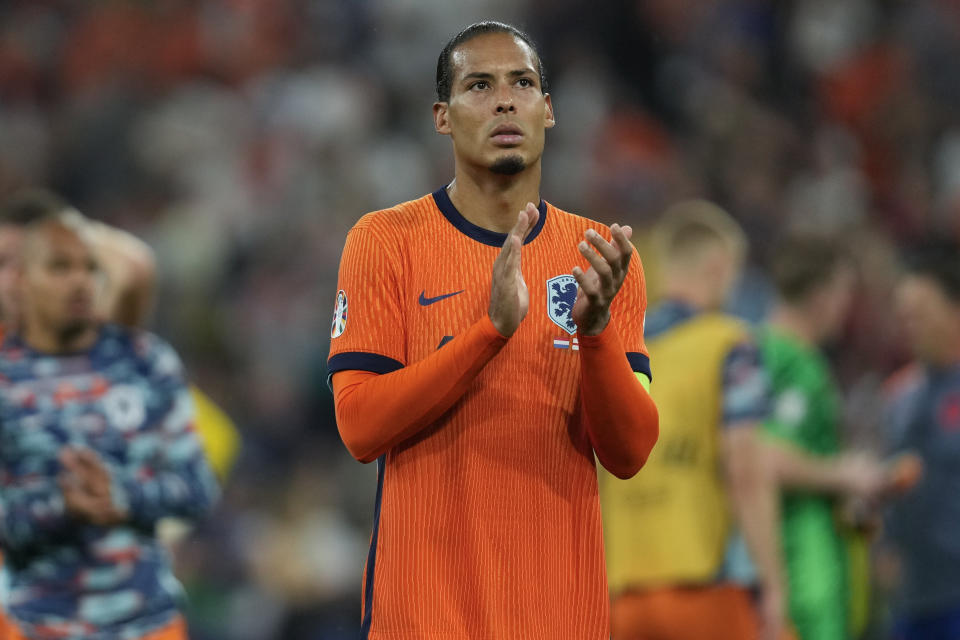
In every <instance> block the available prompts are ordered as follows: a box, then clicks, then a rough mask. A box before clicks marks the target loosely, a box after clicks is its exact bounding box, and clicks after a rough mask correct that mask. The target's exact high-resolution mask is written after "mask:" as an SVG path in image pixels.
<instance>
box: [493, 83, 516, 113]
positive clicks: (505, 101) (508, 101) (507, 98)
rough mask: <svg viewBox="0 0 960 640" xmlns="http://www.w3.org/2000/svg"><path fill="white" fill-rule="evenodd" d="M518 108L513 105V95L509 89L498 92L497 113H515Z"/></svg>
mask: <svg viewBox="0 0 960 640" xmlns="http://www.w3.org/2000/svg"><path fill="white" fill-rule="evenodd" d="M516 110H517V108H516V107H515V106H514V105H513V94H512V93H510V88H509V87H504V88H501V89H500V91H498V92H497V113H515V112H516Z"/></svg>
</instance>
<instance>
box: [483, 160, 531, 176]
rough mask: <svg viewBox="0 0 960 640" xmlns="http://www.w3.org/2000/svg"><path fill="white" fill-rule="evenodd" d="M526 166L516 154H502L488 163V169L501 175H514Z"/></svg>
mask: <svg viewBox="0 0 960 640" xmlns="http://www.w3.org/2000/svg"><path fill="white" fill-rule="evenodd" d="M526 168H527V163H526V162H524V161H523V158H521V157H520V156H518V155H512V156H502V157H500V158H497V159H496V160H494V161H493V164H492V165H490V171H491V172H493V173H496V174H499V175H501V176H515V175H517V174H518V173H520V172H521V171H523V170H524V169H526Z"/></svg>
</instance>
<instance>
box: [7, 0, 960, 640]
mask: <svg viewBox="0 0 960 640" xmlns="http://www.w3.org/2000/svg"><path fill="white" fill-rule="evenodd" d="M487 18H493V19H499V20H504V21H508V22H515V23H517V24H519V25H520V26H522V27H525V28H526V29H527V30H529V31H530V32H531V33H532V34H533V35H534V37H535V39H536V40H537V41H538V42H539V43H540V45H541V48H542V55H543V60H544V63H545V66H546V70H547V74H548V78H549V81H550V88H551V93H552V94H553V100H554V106H555V109H556V113H557V120H558V126H557V127H556V128H555V129H553V130H552V131H551V132H550V133H549V134H548V140H547V151H546V154H545V161H544V172H545V173H544V190H543V196H544V197H545V198H546V199H547V200H549V201H551V202H552V203H554V204H556V205H558V206H560V207H562V208H564V209H567V210H571V211H576V212H580V213H583V214H585V215H587V216H589V217H592V218H595V219H597V220H600V221H603V222H607V223H610V222H614V221H619V222H623V223H629V224H633V225H634V226H635V227H636V228H638V229H640V230H643V229H644V228H647V227H649V226H650V225H651V224H652V223H653V222H654V221H655V220H656V218H657V216H658V214H659V213H660V212H661V211H663V210H664V209H665V208H666V206H667V205H668V204H670V203H672V202H675V201H676V200H679V199H682V198H687V197H693V196H697V197H706V198H709V199H712V200H714V201H716V202H718V203H719V204H721V205H722V206H724V207H725V208H727V209H728V210H729V211H730V212H731V213H732V215H734V216H735V217H736V218H737V219H738V220H739V221H740V222H741V223H742V224H743V225H744V227H745V228H746V229H747V231H748V233H749V236H750V240H751V264H750V268H749V269H748V271H747V276H746V277H745V279H744V282H743V284H742V285H741V287H740V290H739V292H738V295H737V296H736V298H735V300H734V302H733V305H734V309H735V310H736V311H737V312H739V313H741V314H742V315H744V316H746V317H748V318H750V319H754V320H757V319H759V318H760V317H762V315H763V313H764V312H765V310H766V309H767V308H768V305H769V303H770V288H769V285H768V284H767V278H766V276H765V273H764V270H765V264H766V261H767V259H768V257H769V256H768V255H767V252H768V251H769V247H771V246H772V245H773V244H774V243H775V241H776V240H777V239H778V238H779V237H780V236H781V235H782V234H783V233H784V232H786V231H788V230H794V229H817V230H820V231H827V232H830V233H832V234H836V235H837V236H840V237H843V238H845V239H846V240H847V241H848V246H849V247H850V250H851V252H852V254H853V255H854V256H855V258H856V259H857V263H858V265H859V267H860V269H859V271H860V273H859V277H860V280H861V282H860V286H859V288H858V294H857V295H858V297H859V299H858V303H857V304H856V305H854V308H855V313H854V314H853V316H852V317H851V318H850V319H849V323H848V329H847V332H846V335H845V337H844V339H843V340H842V341H840V342H839V343H838V345H837V346H836V348H835V349H834V351H833V354H832V355H833V359H834V363H835V364H836V366H837V371H838V375H839V377H840V380H841V381H842V383H843V385H844V387H845V389H846V390H847V392H848V394H847V400H848V402H847V404H848V411H847V413H848V418H849V420H848V433H847V436H848V440H849V441H850V442H851V443H853V444H856V445H859V446H866V447H869V446H870V445H871V443H873V442H874V441H875V439H876V433H875V432H876V429H877V423H878V418H879V416H877V415H875V413H874V411H875V407H877V406H878V404H877V403H876V402H875V398H876V395H877V394H878V393H879V392H880V388H881V385H882V381H883V380H884V379H885V378H886V377H887V376H888V375H889V374H890V373H891V372H892V371H894V370H895V369H896V368H897V367H898V366H899V365H900V364H902V363H903V361H904V359H905V357H906V353H905V352H904V349H903V348H902V347H901V345H900V342H899V340H898V332H897V326H896V322H895V320H894V318H893V316H892V313H891V310H890V309H889V292H890V288H891V282H892V280H893V278H894V276H895V269H896V260H895V259H896V254H897V252H898V250H899V249H900V248H902V247H903V246H905V245H907V244H909V243H910V242H912V241H914V240H917V239H919V238H921V237H923V236H925V235H928V234H931V233H936V234H941V235H944V234H945V235H951V236H953V237H960V74H957V73H956V60H957V59H960V4H958V3H957V2H954V1H951V0H928V1H924V2H896V1H893V0H886V1H884V0H793V1H784V2H766V1H764V0H710V1H694V0H690V1H678V0H607V1H604V2H594V3H584V2H580V1H575V0H549V1H547V0H524V1H522V2H506V1H505V0H466V1H464V2H457V3H450V2H444V1H441V0H321V1H320V2H308V1H306V0H302V1H293V0H275V1H272V2H255V1H254V0H204V1H188V0H155V1H150V2H148V1H146V0H139V1H134V0H129V1H120V0H100V1H97V2H80V3H68V2H55V1H53V0H10V1H8V2H4V3H2V5H0V196H2V195H5V194H7V193H9V192H11V191H12V190H14V189H15V188H17V187H19V186H22V185H38V186H47V187H50V188H52V189H54V190H56V191H57V192H59V193H61V194H62V195H63V196H65V197H66V198H67V199H68V200H69V201H71V202H72V203H73V204H75V205H76V206H77V207H78V208H79V209H81V210H82V211H83V212H84V213H85V214H87V215H89V216H90V217H93V218H97V219H101V220H104V221H106V222H108V223H111V224H114V225H117V226H120V227H122V228H125V229H127V230H130V231H132V232H134V233H136V234H137V235H139V236H140V237H142V238H143V239H145V240H146V241H147V242H148V243H149V244H150V245H151V246H153V247H154V249H155V250H156V252H157V257H158V262H159V265H160V274H161V282H160V287H161V289H160V295H159V298H158V301H157V305H156V310H155V321H154V323H153V328H154V329H155V330H156V331H157V332H158V333H160V334H161V335H163V336H164V337H166V338H167V339H169V340H170V341H171V342H172V343H173V344H174V345H175V346H176V347H177V349H178V350H179V351H180V353H181V354H183V356H184V358H185V360H186V362H187V365H188V369H189V371H190V373H191V375H192V378H193V379H194V381H195V382H197V383H198V385H199V386H200V387H201V388H203V389H204V390H205V391H206V392H207V393H208V394H209V395H210V396H211V397H213V398H214V399H215V400H217V401H218V402H219V403H220V404H221V405H222V406H223V407H224V408H225V409H226V410H227V411H228V412H229V413H230V414H231V416H232V417H233V418H234V419H235V420H236V421H237V423H238V425H239V427H240V429H241V431H242V433H243V437H244V453H243V457H242V461H241V463H240V466H239V468H238V469H237V471H236V472H235V474H234V477H233V479H232V481H231V484H230V486H229V487H228V489H227V493H226V497H225V500H224V503H223V504H222V506H221V508H220V511H219V513H218V515H217V517H216V518H214V519H213V520H212V521H211V522H209V523H208V524H207V525H206V526H205V528H204V529H203V530H201V531H199V532H197V533H196V534H195V535H194V536H193V537H191V538H190V539H189V540H188V541H187V542H186V543H184V548H183V549H182V550H181V553H180V554H179V559H180V565H181V566H180V575H181V576H182V578H183V579H184V581H185V583H186V584H187V586H188V589H189V591H190V594H191V604H190V607H191V608H190V616H191V625H192V633H193V635H194V637H195V638H197V639H198V640H205V639H208V640H216V639H220V638H231V639H233V640H261V639H268V638H284V639H287V640H298V639H299V638H331V639H334V638H336V639H339V638H348V637H349V638H352V637H355V635H356V629H357V626H358V623H359V604H360V603H359V600H360V579H361V572H362V566H363V561H364V559H365V554H366V544H367V538H368V535H369V523H370V519H371V516H372V503H373V494H374V488H375V479H374V475H375V472H374V470H373V469H372V468H368V467H364V466H361V465H359V464H357V463H355V462H354V461H353V460H352V459H351V458H349V456H348V455H347V453H346V451H345V449H344V448H343V447H342V445H341V444H340V442H339V438H338V436H337V431H336V426H335V423H334V416H333V403H332V398H331V396H330V394H329V392H328V390H327V387H326V368H325V362H326V354H327V348H328V342H329V322H330V314H331V313H332V310H333V304H334V298H335V293H336V277H337V265H338V262H339V257H340V250H341V248H342V245H343V240H344V237H345V235H346V232H347V230H348V229H349V228H350V226H351V225H352V224H353V223H354V222H355V221H356V220H357V218H359V217H360V216H361V215H362V214H363V213H365V212H367V211H370V210H375V209H379V208H383V207H386V206H389V205H391V204H394V203H395V202H398V201H402V200H407V199H411V198H414V197H417V196H419V195H422V194H424V193H427V192H429V191H432V190H434V189H436V188H437V187H439V186H440V185H442V184H444V182H445V181H448V180H449V179H450V178H451V177H452V158H451V153H450V150H449V142H448V141H447V140H446V139H444V138H443V137H442V136H438V135H437V134H435V133H434V131H433V125H432V120H431V118H430V108H431V104H432V102H433V100H434V99H435V96H434V90H433V75H434V70H435V65H436V56H437V54H438V53H439V51H440V49H441V48H442V46H443V44H444V43H445V42H446V40H447V39H448V38H449V37H450V36H452V35H453V34H454V33H455V32H456V31H458V30H459V29H460V28H461V27H463V26H465V25H466V24H468V23H470V22H472V21H474V20H479V19H487ZM642 235H643V234H642V233H641V238H640V240H639V241H638V243H639V244H640V246H641V256H643V255H644V254H643V250H642V249H643V246H644V241H643V238H642ZM649 270H650V271H651V272H653V273H652V275H655V271H656V268H655V265H653V264H651V265H650V269H649ZM650 286H651V289H652V292H651V293H652V294H653V297H655V295H656V290H655V289H656V282H655V277H651V281H650ZM653 366H654V368H655V367H656V363H653ZM654 370H655V369H654Z"/></svg>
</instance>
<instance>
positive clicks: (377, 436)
mask: <svg viewBox="0 0 960 640" xmlns="http://www.w3.org/2000/svg"><path fill="white" fill-rule="evenodd" d="M506 343H507V338H505V337H503V336H502V335H500V334H499V333H497V330H496V329H494V327H493V324H492V323H491V322H490V318H489V317H487V316H486V315H484V316H483V317H482V318H481V319H480V320H478V321H477V322H476V323H474V325H473V326H471V327H470V328H469V329H467V331H466V332H465V333H464V334H463V335H461V336H457V337H456V338H454V339H453V340H451V341H450V342H449V343H447V344H446V345H444V346H443V347H441V348H440V349H438V350H437V351H435V352H434V353H432V354H431V355H430V356H428V357H427V358H424V359H423V360H421V361H420V362H417V363H415V364H413V365H410V366H408V367H405V368H403V369H399V370H398V371H393V372H391V373H387V374H383V375H378V374H375V373H370V372H367V371H340V372H338V373H335V374H334V375H333V391H334V397H335V407H336V413H337V428H338V429H339V430H340V436H341V437H342V438H343V442H344V444H345V445H346V446H347V449H348V450H349V451H350V453H351V455H353V456H354V457H355V458H357V459H358V460H361V461H362V462H371V461H373V460H376V459H377V458H378V457H380V456H381V455H382V454H383V453H385V452H387V451H388V450H390V449H391V448H392V447H393V446H394V445H397V444H399V443H400V442H403V441H404V440H406V439H408V438H410V437H412V436H414V435H416V434H417V433H419V432H420V431H421V430H423V429H424V428H426V427H427V426H429V425H430V424H432V423H433V422H434V421H436V420H437V419H438V418H439V417H440V416H441V415H443V414H444V413H445V412H446V411H447V410H448V409H450V407H452V406H453V405H454V403H456V402H457V401H458V400H459V399H460V398H461V397H463V394H464V393H465V392H466V390H467V388H468V386H469V385H470V383H471V382H472V381H473V380H474V379H475V378H476V377H477V374H479V373H480V371H481V370H482V369H483V367H484V366H485V365H486V364H487V363H488V362H489V361H490V360H491V359H492V358H493V357H494V356H495V355H497V353H499V352H500V349H502V348H503V346H504V345H505V344H506Z"/></svg>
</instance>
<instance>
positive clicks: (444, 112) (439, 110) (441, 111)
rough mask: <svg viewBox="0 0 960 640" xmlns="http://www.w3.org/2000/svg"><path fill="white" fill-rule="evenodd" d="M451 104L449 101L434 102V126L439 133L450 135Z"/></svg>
mask: <svg viewBox="0 0 960 640" xmlns="http://www.w3.org/2000/svg"><path fill="white" fill-rule="evenodd" d="M449 115H450V104H449V103H447V102H434V103H433V127H434V129H436V130H437V133H442V134H443V135H445V136H448V135H450V118H449Z"/></svg>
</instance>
